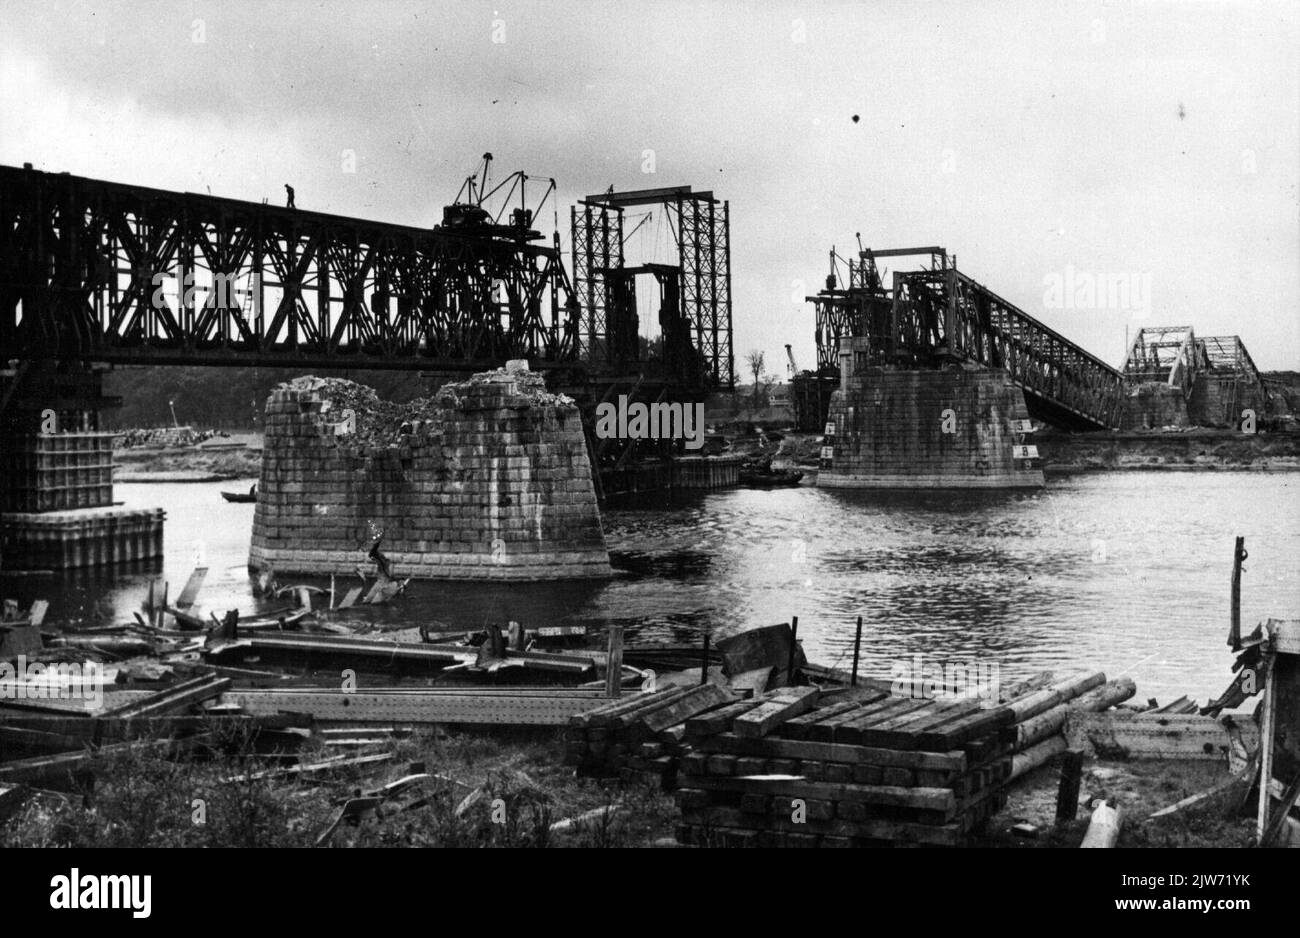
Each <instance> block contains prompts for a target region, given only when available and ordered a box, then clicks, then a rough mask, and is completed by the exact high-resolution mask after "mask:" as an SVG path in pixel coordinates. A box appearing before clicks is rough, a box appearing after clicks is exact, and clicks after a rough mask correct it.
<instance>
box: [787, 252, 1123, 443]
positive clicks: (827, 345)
mask: <svg viewBox="0 0 1300 938" xmlns="http://www.w3.org/2000/svg"><path fill="white" fill-rule="evenodd" d="M918 253H929V254H931V260H932V266H931V268H930V269H921V270H911V271H901V270H896V271H894V274H893V282H892V288H890V289H886V288H885V287H884V286H883V284H882V283H881V282H880V280H879V278H878V276H876V275H875V265H874V259H875V258H876V257H892V256H902V255H904V254H906V255H911V254H918ZM849 269H850V275H849V289H847V290H835V289H834V288H833V287H831V286H830V285H828V288H827V289H826V290H824V291H822V292H821V293H819V294H818V295H817V296H813V297H809V298H808V299H809V300H810V301H811V302H813V303H814V304H815V307H816V310H817V323H818V335H817V339H818V342H817V344H818V364H819V365H820V366H821V367H822V368H826V367H827V366H829V365H831V364H832V363H834V364H835V365H838V361H837V359H838V355H839V348H840V341H841V339H843V338H846V337H848V336H849V335H852V336H855V337H865V338H867V339H868V340H869V343H868V345H867V348H868V351H867V352H865V353H858V354H862V355H864V356H865V360H861V361H859V362H857V363H856V365H855V368H857V367H866V366H872V365H883V366H889V367H901V368H938V367H942V366H943V365H945V364H948V363H955V362H968V363H973V364H977V365H982V366H984V367H988V368H995V369H1001V370H1004V371H1006V372H1007V374H1008V375H1009V376H1010V378H1011V380H1012V381H1013V382H1014V383H1015V384H1017V385H1018V386H1019V387H1020V388H1022V389H1023V390H1024V392H1025V399H1026V404H1027V405H1028V406H1029V408H1030V412H1031V413H1032V414H1033V415H1034V416H1036V417H1038V418H1039V419H1042V420H1044V421H1046V422H1048V423H1051V424H1053V425H1055V426H1060V427H1062V428H1064V429H1070V430H1099V429H1108V428H1112V427H1116V426H1118V425H1119V419H1120V414H1121V411H1122V409H1123V406H1124V376H1123V375H1122V374H1121V373H1120V372H1119V371H1117V370H1116V369H1114V368H1112V367H1111V366H1109V365H1107V364H1106V363H1105V362H1103V361H1102V360H1101V359H1099V358H1097V357H1096V356H1094V355H1092V354H1090V353H1088V352H1086V351H1084V350H1083V349H1082V348H1080V347H1079V346H1078V345H1076V344H1074V343H1073V342H1071V341H1070V340H1068V339H1066V338H1065V337H1064V336H1062V335H1060V334H1059V333H1057V332H1055V331H1054V330H1052V329H1049V328H1048V327H1047V326H1045V325H1043V324H1042V323H1040V322H1039V321H1038V320H1036V319H1034V318H1033V317H1032V316H1030V315H1029V314H1028V313H1026V312H1024V311H1023V310H1021V309H1019V308H1018V307H1016V306H1015V305H1013V304H1012V303H1009V302H1007V301H1006V300H1004V299H1003V298H1002V297H1000V296H998V295H997V294H996V293H994V292H993V291H991V290H989V289H988V288H987V287H985V286H984V285H983V284H980V283H978V282H977V281H975V280H972V279H971V278H970V277H967V276H966V275H965V274H963V273H961V272H960V271H958V270H957V268H956V266H955V263H950V258H949V256H948V255H947V254H946V252H944V251H943V249H942V248H923V249H920V248H917V249H911V248H909V249H900V250H897V251H863V252H861V261H860V262H859V263H854V262H850V268H849Z"/></svg>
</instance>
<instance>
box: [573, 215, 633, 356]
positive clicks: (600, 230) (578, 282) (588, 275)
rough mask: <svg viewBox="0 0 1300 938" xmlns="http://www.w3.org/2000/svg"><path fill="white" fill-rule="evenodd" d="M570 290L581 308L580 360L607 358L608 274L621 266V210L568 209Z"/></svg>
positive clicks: (609, 289)
mask: <svg viewBox="0 0 1300 938" xmlns="http://www.w3.org/2000/svg"><path fill="white" fill-rule="evenodd" d="M569 224H570V231H571V238H572V241H571V242H570V244H571V245H572V250H573V289H574V292H575V293H576V294H577V297H578V302H579V303H580V304H581V306H582V324H581V353H580V354H581V357H582V358H583V359H585V360H586V361H588V362H605V361H606V360H607V359H608V357H609V317H608V308H609V305H610V292H611V289H612V287H611V284H610V279H609V276H608V273H607V272H608V271H611V270H616V269H619V268H621V267H622V266H623V241H624V238H623V209H622V208H621V207H619V206H609V205H602V204H599V203H593V202H591V201H586V200H584V201H583V202H581V203H579V204H578V205H575V206H572V207H571V208H570V209H569Z"/></svg>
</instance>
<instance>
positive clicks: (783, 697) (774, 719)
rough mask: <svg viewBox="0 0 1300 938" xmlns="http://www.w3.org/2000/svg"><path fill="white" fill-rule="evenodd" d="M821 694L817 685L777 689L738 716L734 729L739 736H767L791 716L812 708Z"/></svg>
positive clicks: (733, 724)
mask: <svg viewBox="0 0 1300 938" xmlns="http://www.w3.org/2000/svg"><path fill="white" fill-rule="evenodd" d="M819 694H820V691H819V690H818V689H817V688H816V687H791V688H786V689H785V690H781V691H777V692H776V693H775V694H774V695H773V696H771V697H768V698H766V699H765V700H764V701H763V702H762V703H761V704H759V705H758V706H757V707H755V708H754V709H753V710H750V711H749V712H748V713H744V714H742V715H740V716H738V717H736V720H735V722H734V723H732V729H733V730H734V732H735V733H736V735H737V736H749V737H758V736H766V735H767V734H768V733H769V732H771V730H772V729H773V728H775V727H777V726H779V725H780V724H781V723H784V722H785V721H786V720H788V719H790V717H796V716H798V715H799V714H801V713H805V712H806V711H808V710H811V709H812V708H813V707H814V706H815V705H816V703H817V697H818V695H819Z"/></svg>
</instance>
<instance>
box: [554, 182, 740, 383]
mask: <svg viewBox="0 0 1300 938" xmlns="http://www.w3.org/2000/svg"><path fill="white" fill-rule="evenodd" d="M640 205H660V206H662V207H663V208H664V209H665V210H666V211H667V212H668V217H669V227H670V228H671V229H672V233H673V239H674V242H675V246H676V249H677V264H676V265H667V266H675V267H677V268H678V269H679V271H680V273H679V277H678V279H679V286H678V289H677V291H676V292H675V296H676V297H677V302H678V303H679V304H680V312H681V315H682V316H683V317H684V318H685V320H686V322H687V324H688V328H689V333H690V345H691V348H692V350H693V351H692V352H691V353H690V354H683V355H678V356H677V360H676V361H675V362H674V369H675V371H676V373H675V374H674V375H673V377H674V378H675V379H676V380H677V381H678V382H680V383H682V384H684V385H691V386H696V385H698V386H700V387H702V388H706V389H710V388H728V389H730V388H732V387H734V385H735V369H734V362H735V353H734V348H733V345H732V335H731V223H730V204H729V203H728V202H725V201H723V202H719V201H718V200H717V199H715V198H714V197H713V193H712V192H692V191H691V187H690V186H671V187H666V188H662V189H639V190H633V191H627V192H615V191H613V189H611V190H610V191H608V192H605V193H602V194H600V195H590V196H587V197H586V198H585V199H583V200H582V202H581V203H580V206H579V207H575V208H574V209H573V211H572V212H571V214H570V221H571V224H572V228H573V231H572V244H573V272H574V273H573V280H574V285H575V288H576V290H577V295H578V298H579V301H580V302H581V303H582V305H583V310H582V321H583V329H584V349H583V351H584V357H586V358H587V360H588V361H589V362H590V363H592V364H593V365H596V366H599V365H600V364H602V363H603V361H604V359H605V358H606V357H607V356H608V355H610V354H611V353H612V350H611V349H610V348H609V345H608V343H609V338H610V335H611V334H616V333H617V334H622V332H624V331H626V330H625V329H623V328H622V325H621V324H619V323H611V322H610V317H611V316H615V315H618V316H626V315H628V312H627V310H626V309H624V308H622V306H621V305H620V304H616V303H614V302H613V301H614V296H613V291H614V286H613V284H614V283H615V282H616V281H619V280H621V279H624V278H623V275H622V274H621V273H619V272H618V271H619V270H620V269H621V268H623V266H624V264H625V258H624V254H623V241H624V236H623V211H624V209H626V208H628V207H631V206H640ZM655 266H657V267H661V268H662V267H664V266H665V265H655ZM633 313H634V311H633Z"/></svg>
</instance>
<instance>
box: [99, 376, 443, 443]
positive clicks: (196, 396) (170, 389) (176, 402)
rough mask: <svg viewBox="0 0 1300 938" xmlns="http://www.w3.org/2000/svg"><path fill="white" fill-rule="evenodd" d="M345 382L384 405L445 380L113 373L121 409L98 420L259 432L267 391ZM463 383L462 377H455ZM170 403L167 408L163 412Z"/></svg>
mask: <svg viewBox="0 0 1300 938" xmlns="http://www.w3.org/2000/svg"><path fill="white" fill-rule="evenodd" d="M310 374H318V375H322V376H324V375H329V376H332V377H338V378H347V379H349V380H351V381H356V382H358V383H359V384H365V385H369V386H370V387H372V388H374V389H375V390H376V391H377V392H378V394H379V396H380V397H381V398H383V399H385V400H391V401H396V402H399V403H404V402H406V401H411V400H414V399H415V398H417V397H428V396H430V395H432V394H433V392H434V391H435V390H437V389H438V388H439V387H440V386H441V385H442V384H444V383H445V382H446V381H447V380H452V378H451V376H448V375H432V374H430V373H428V372H414V371H367V370H356V371H336V370H328V371H323V370H320V369H313V368H194V367H181V366H170V367H136V366H126V367H118V368H116V369H114V370H113V371H111V372H109V373H108V374H106V375H105V377H104V393H105V394H106V395H109V396H116V397H120V398H122V406H121V407H120V408H117V409H115V410H107V411H105V412H104V414H103V425H104V428H105V429H109V430H117V429H125V428H130V427H169V426H171V425H172V408H173V407H174V408H175V411H176V422H177V423H178V424H180V425H181V426H187V425H188V426H193V427H196V428H213V429H219V430H253V429H261V426H262V409H263V408H264V407H265V406H266V399H267V397H268V396H269V395H270V393H271V389H272V388H274V387H275V386H276V385H277V384H281V383H282V382H285V381H291V380H292V379H294V378H298V377H301V376H302V375H310ZM460 377H463V376H460ZM169 402H170V406H169Z"/></svg>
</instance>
